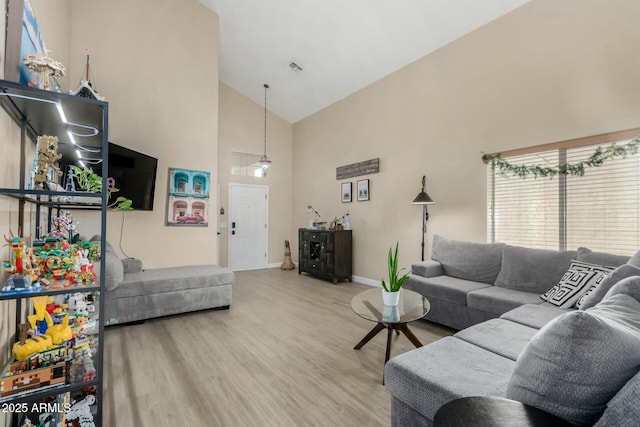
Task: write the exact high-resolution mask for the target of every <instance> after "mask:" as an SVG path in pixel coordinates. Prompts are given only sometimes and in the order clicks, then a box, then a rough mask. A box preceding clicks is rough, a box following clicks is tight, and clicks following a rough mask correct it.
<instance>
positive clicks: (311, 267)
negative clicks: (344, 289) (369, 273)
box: [298, 228, 351, 284]
mask: <svg viewBox="0 0 640 427" xmlns="http://www.w3.org/2000/svg"><path fill="white" fill-rule="evenodd" d="M302 272H305V273H309V274H312V275H314V276H320V277H323V278H326V279H332V280H333V283H334V284H335V283H338V280H348V281H351V230H317V229H313V228H300V229H299V230H298V274H301V273H302Z"/></svg>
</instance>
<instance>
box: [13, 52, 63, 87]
mask: <svg viewBox="0 0 640 427" xmlns="http://www.w3.org/2000/svg"><path fill="white" fill-rule="evenodd" d="M22 63H23V64H24V66H25V67H26V68H27V69H28V70H31V71H33V72H35V73H37V76H38V82H36V80H35V79H32V80H31V81H30V82H29V86H35V85H36V84H37V86H38V89H44V90H51V86H52V85H51V83H52V80H53V88H54V89H55V90H58V89H60V85H58V84H57V82H56V81H55V79H52V77H63V76H64V74H65V68H64V65H62V63H60V62H58V61H56V60H54V59H51V58H49V56H48V55H46V56H45V55H34V54H29V55H25V56H24V58H23V59H22Z"/></svg>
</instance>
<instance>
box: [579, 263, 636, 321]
mask: <svg viewBox="0 0 640 427" xmlns="http://www.w3.org/2000/svg"><path fill="white" fill-rule="evenodd" d="M632 276H640V267H636V266H633V265H630V264H623V265H621V266H620V267H618V268H616V269H615V270H613V271H612V272H611V273H609V274H608V275H607V276H606V277H605V278H604V279H602V281H601V282H600V284H599V285H598V286H596V287H595V288H593V289H591V290H590V291H589V292H588V293H587V294H586V295H585V296H584V297H583V298H582V303H581V304H580V310H586V309H587V308H591V307H593V306H595V305H596V304H598V303H599V302H600V301H601V300H602V298H604V296H605V295H606V294H607V292H608V291H609V289H611V288H612V287H613V285H615V284H616V283H618V282H619V281H620V280H622V279H626V278H627V277H632Z"/></svg>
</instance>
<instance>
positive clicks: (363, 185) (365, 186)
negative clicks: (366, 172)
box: [358, 179, 369, 202]
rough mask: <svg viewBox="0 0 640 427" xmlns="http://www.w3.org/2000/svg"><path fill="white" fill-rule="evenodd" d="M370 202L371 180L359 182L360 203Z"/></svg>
mask: <svg viewBox="0 0 640 427" xmlns="http://www.w3.org/2000/svg"><path fill="white" fill-rule="evenodd" d="M365 200H369V180H368V179H361V180H360V181H358V201H359V202H363V201H365Z"/></svg>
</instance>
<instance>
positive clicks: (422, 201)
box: [411, 175, 435, 261]
mask: <svg viewBox="0 0 640 427" xmlns="http://www.w3.org/2000/svg"><path fill="white" fill-rule="evenodd" d="M426 182H427V178H426V177H425V176H424V175H422V190H421V191H420V193H419V194H418V195H417V196H416V198H415V199H413V202H411V203H412V204H414V205H422V261H424V235H425V234H426V233H427V221H429V211H427V205H432V204H434V203H435V202H434V201H433V200H432V199H431V197H429V195H428V194H427V192H426V191H425V188H424V187H425V185H426Z"/></svg>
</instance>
